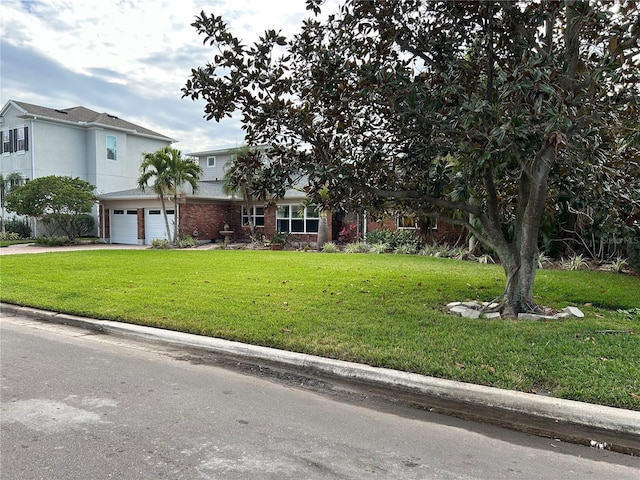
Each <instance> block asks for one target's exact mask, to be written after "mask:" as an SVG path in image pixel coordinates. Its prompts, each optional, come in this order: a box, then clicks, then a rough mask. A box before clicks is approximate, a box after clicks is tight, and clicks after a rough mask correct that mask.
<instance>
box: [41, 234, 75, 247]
mask: <svg viewBox="0 0 640 480" xmlns="http://www.w3.org/2000/svg"><path fill="white" fill-rule="evenodd" d="M35 243H36V245H39V246H41V247H62V246H65V245H71V244H72V243H73V240H71V239H70V238H69V237H66V236H62V237H56V236H52V237H38V238H36V239H35Z"/></svg>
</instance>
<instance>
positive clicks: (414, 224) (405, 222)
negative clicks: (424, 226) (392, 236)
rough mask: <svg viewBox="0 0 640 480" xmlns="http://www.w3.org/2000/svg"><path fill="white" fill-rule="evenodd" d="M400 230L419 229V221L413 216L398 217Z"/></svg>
mask: <svg viewBox="0 0 640 480" xmlns="http://www.w3.org/2000/svg"><path fill="white" fill-rule="evenodd" d="M397 227H398V229H414V230H415V229H416V228H418V219H417V218H416V217H414V216H413V215H398V217H397Z"/></svg>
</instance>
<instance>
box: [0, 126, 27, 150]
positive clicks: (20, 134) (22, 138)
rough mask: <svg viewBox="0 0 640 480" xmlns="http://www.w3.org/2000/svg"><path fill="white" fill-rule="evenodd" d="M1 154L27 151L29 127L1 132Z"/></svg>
mask: <svg viewBox="0 0 640 480" xmlns="http://www.w3.org/2000/svg"><path fill="white" fill-rule="evenodd" d="M0 146H1V147H2V153H4V154H9V153H11V152H25V151H27V150H29V127H20V128H14V129H11V130H3V131H2V144H1V145H0Z"/></svg>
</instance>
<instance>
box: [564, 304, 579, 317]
mask: <svg viewBox="0 0 640 480" xmlns="http://www.w3.org/2000/svg"><path fill="white" fill-rule="evenodd" d="M562 311H563V312H565V313H568V314H569V315H570V316H572V317H575V318H584V313H582V311H581V310H580V309H579V308H578V307H571V306H569V307H566V308H563V309H562Z"/></svg>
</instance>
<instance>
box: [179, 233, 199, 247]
mask: <svg viewBox="0 0 640 480" xmlns="http://www.w3.org/2000/svg"><path fill="white" fill-rule="evenodd" d="M196 245H197V242H196V241H195V239H194V238H193V237H192V236H191V235H185V236H184V237H182V238H181V239H180V240H178V247H180V248H193V247H195V246H196Z"/></svg>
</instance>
